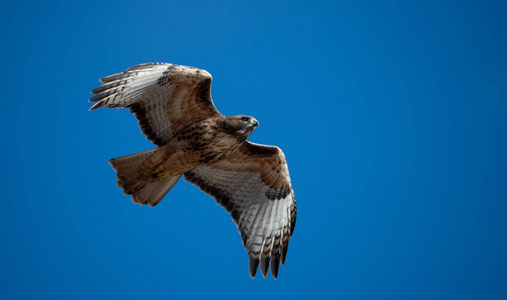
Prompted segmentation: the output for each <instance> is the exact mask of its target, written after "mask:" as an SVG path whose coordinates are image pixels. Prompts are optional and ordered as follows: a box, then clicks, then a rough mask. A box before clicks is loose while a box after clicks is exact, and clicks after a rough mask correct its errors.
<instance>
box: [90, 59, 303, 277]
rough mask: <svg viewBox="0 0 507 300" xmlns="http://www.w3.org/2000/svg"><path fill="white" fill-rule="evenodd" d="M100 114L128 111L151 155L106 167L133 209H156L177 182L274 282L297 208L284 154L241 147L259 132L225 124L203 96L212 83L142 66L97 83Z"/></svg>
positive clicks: (176, 69)
mask: <svg viewBox="0 0 507 300" xmlns="http://www.w3.org/2000/svg"><path fill="white" fill-rule="evenodd" d="M100 81H101V82H102V83H103V85H101V86H99V87H97V88H95V89H93V90H92V93H93V94H95V95H94V96H93V97H92V98H90V101H91V102H96V103H95V105H94V106H92V108H91V109H90V110H94V109H97V108H100V107H108V108H128V109H129V110H130V111H131V112H132V113H134V115H135V116H136V118H137V120H138V122H139V126H140V127H141V130H142V132H143V133H144V134H145V135H146V136H147V138H148V139H149V140H151V141H152V142H153V143H154V144H155V145H157V148H155V149H151V150H148V151H144V152H141V153H136V154H132V155H128V156H124V157H119V158H115V159H112V160H110V163H111V165H112V166H113V168H114V170H115V171H116V173H117V179H118V186H119V187H120V188H122V189H123V190H124V193H125V194H128V195H132V201H133V202H136V203H139V204H141V205H145V204H148V205H150V206H155V205H156V204H158V203H159V202H160V201H161V200H162V198H163V197H164V196H165V195H166V194H167V192H169V190H170V189H171V188H172V187H173V186H174V185H175V184H176V183H177V182H178V180H179V179H180V177H181V176H184V177H185V180H187V181H189V182H191V183H192V184H194V185H196V186H197V187H199V188H200V189H201V190H202V191H204V192H205V193H207V194H209V195H211V196H212V197H213V198H215V200H216V201H217V202H218V203H219V204H220V205H222V206H223V207H224V208H225V209H226V210H227V211H228V212H230V213H231V216H232V219H233V220H234V222H235V223H236V225H237V226H238V230H239V232H240V234H241V239H242V242H243V245H244V246H245V248H246V249H247V250H248V257H249V269H250V275H251V276H252V278H253V277H255V274H256V272H257V269H258V266H259V265H260V268H261V273H262V275H263V276H264V277H266V275H267V272H268V268H269V265H270V262H271V274H272V275H273V277H274V278H277V277H278V267H279V264H280V263H281V264H282V265H283V264H284V262H285V258H286V254H287V249H288V245H289V238H290V236H291V235H292V233H293V231H294V226H295V224H296V215H297V209H296V200H295V197H294V191H293V189H292V184H291V182H290V176H289V171H288V167H287V163H286V161H285V156H284V154H283V152H282V151H281V150H280V149H279V148H278V147H275V146H265V145H260V144H254V143H251V142H248V141H247V138H248V136H250V134H251V133H252V132H253V131H254V129H255V128H256V127H257V126H258V122H257V120H255V119H254V118H252V117H250V116H245V115H238V116H231V117H226V116H223V115H222V114H220V113H219V112H218V110H217V109H216V108H215V106H214V104H213V102H212V100H211V94H210V88H211V75H210V74H209V73H208V72H206V71H204V70H200V69H196V68H192V67H185V66H179V65H173V64H165V63H148V64H141V65H137V66H134V67H131V68H129V69H127V71H126V72H123V73H118V74H115V75H111V76H108V77H104V78H102V79H100Z"/></svg>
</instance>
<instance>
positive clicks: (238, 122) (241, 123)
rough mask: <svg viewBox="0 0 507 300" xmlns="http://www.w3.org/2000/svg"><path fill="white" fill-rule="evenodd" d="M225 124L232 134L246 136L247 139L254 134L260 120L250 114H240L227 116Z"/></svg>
mask: <svg viewBox="0 0 507 300" xmlns="http://www.w3.org/2000/svg"><path fill="white" fill-rule="evenodd" d="M224 125H225V126H226V128H227V131H229V132H230V133H231V134H233V135H236V136H239V137H244V138H245V139H246V138H248V137H249V136H250V134H252V132H253V131H254V129H255V128H256V127H257V126H259V122H258V121H257V120H256V119H255V118H253V117H250V116H245V115H238V116H232V117H226V118H225V120H224Z"/></svg>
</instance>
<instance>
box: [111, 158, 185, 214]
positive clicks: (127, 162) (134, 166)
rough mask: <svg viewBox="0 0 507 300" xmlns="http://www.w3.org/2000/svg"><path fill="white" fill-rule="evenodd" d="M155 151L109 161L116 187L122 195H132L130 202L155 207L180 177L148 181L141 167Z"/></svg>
mask: <svg viewBox="0 0 507 300" xmlns="http://www.w3.org/2000/svg"><path fill="white" fill-rule="evenodd" d="M156 150H157V149H152V150H148V151H144V152H140V153H136V154H132V155H127V156H123V157H118V158H113V159H111V160H110V161H109V163H110V164H111V166H112V167H113V169H114V170H115V171H116V178H117V179H118V187H120V188H122V189H123V193H124V194H126V195H132V201H133V202H135V203H139V204H141V205H146V204H148V205H149V206H155V205H157V204H158V203H159V202H160V200H162V198H164V196H165V195H166V194H167V192H169V190H171V188H172V187H173V186H174V185H175V184H176V183H177V182H178V180H179V179H180V177H181V175H177V176H173V177H167V178H165V179H164V180H157V181H153V180H149V177H147V176H146V175H145V173H144V172H142V169H141V167H142V165H143V163H144V162H145V161H146V159H148V158H149V157H150V156H151V155H152V154H154V153H155V152H156Z"/></svg>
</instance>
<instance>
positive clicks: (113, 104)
mask: <svg viewBox="0 0 507 300" xmlns="http://www.w3.org/2000/svg"><path fill="white" fill-rule="evenodd" d="M211 81H212V77H211V75H210V74H209V73H208V72H206V71H205V70H201V69H197V68H193V67H187V66H180V65H174V64H166V63H146V64H140V65H136V66H133V67H131V68H128V69H127V71H125V72H123V73H118V74H114V75H110V76H107V77H104V78H101V79H100V82H102V83H103V85H101V86H99V87H97V88H95V89H93V90H92V91H91V92H92V94H95V95H94V96H93V97H91V98H90V100H89V101H90V102H97V103H95V105H93V106H92V107H91V108H90V110H94V109H98V108H101V107H108V108H128V109H129V110H130V112H132V113H133V114H134V115H135V116H136V118H137V120H138V122H139V127H141V131H142V132H143V133H144V134H145V135H146V137H147V138H148V139H149V140H150V141H152V142H153V143H154V144H156V145H158V146H161V145H164V144H165V143H166V142H167V141H168V140H170V139H171V138H172V136H173V135H174V134H175V133H176V132H177V131H178V130H180V129H181V128H183V127H185V126H188V125H190V124H192V123H194V122H197V121H202V120H204V119H207V118H210V117H214V116H218V115H220V113H219V112H218V110H217V109H216V107H215V106H214V104H213V101H212V100H211V92H210V89H211Z"/></svg>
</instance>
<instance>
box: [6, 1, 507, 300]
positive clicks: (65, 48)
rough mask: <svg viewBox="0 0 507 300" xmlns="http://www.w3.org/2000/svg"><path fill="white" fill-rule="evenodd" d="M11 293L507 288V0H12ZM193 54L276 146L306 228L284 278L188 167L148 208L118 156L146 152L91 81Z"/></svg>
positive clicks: (219, 99) (219, 92)
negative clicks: (247, 242)
mask: <svg viewBox="0 0 507 300" xmlns="http://www.w3.org/2000/svg"><path fill="white" fill-rule="evenodd" d="M0 7H1V12H2V13H1V14H2V18H0V28H1V29H0V38H1V45H2V46H1V47H0V51H1V53H0V54H1V59H2V64H1V66H2V71H1V72H0V84H1V87H2V109H1V110H0V122H1V130H0V134H1V135H0V138H1V140H2V141H3V146H2V147H1V148H0V154H1V156H0V157H1V160H0V163H1V165H0V167H1V170H2V171H1V172H0V179H1V181H0V182H1V184H2V193H1V196H0V198H1V200H2V201H0V227H1V228H2V229H1V231H0V234H1V236H0V243H1V248H0V255H1V257H2V259H1V260H0V264H1V265H0V266H1V271H0V282H1V283H0V290H1V291H2V292H1V293H2V295H3V297H4V298H6V299H34V298H35V299H111V298H123V299H172V298H188V299H192V298H196V299H199V298H201V299H202V298H213V297H216V298H221V299H228V298H230V299H238V298H239V297H241V298H245V299H259V298H260V297H262V298H280V297H284V298H290V299H310V298H311V299H316V298H329V299H332V298H336V299H450V298H455V299H505V298H507V286H506V285H505V282H506V278H507V258H506V256H505V253H507V224H506V223H507V222H506V220H507V204H506V199H507V184H506V183H507V159H506V156H507V155H506V154H507V139H506V136H507V124H506V123H507V122H506V115H507V101H506V100H507V34H506V31H505V28H507V24H506V23H507V21H506V20H507V16H506V12H507V6H506V5H505V2H501V1H499V2H495V1H382V2H379V1H350V2H349V1H347V2H341V1H311V2H310V1H248V2H244V1H230V2H221V1H178V2H175V1H122V2H120V1H117V2H111V1H100V2H98V1H97V2H90V1H70V2H67V1H43V2H30V1H13V2H10V3H4V4H1V6H0ZM157 61H160V62H171V63H177V64H184V65H190V66H195V67H199V68H203V69H206V70H208V71H209V72H210V73H211V74H212V75H213V77H214V81H213V86H212V96H213V99H214V101H215V104H216V106H217V107H218V109H219V110H220V111H221V112H222V113H223V114H225V115H235V114H248V115H252V116H254V117H256V118H257V119H258V120H259V121H260V123H261V126H260V127H259V128H258V129H257V130H256V131H255V132H254V134H253V135H252V136H251V138H250V140H252V141H254V142H258V143H264V144H274V145H278V146H279V147H281V148H282V149H283V151H284V152H285V155H286V158H287V161H288V163H289V168H290V172H291V177H292V182H293V186H294V189H295V192H296V197H297V201H298V223H297V226H296V230H295V232H294V236H293V238H292V239H291V243H290V247H289V252H288V257H287V261H286V264H285V266H283V267H281V268H280V273H279V278H278V280H276V281H275V280H273V279H272V278H271V277H268V278H267V279H264V278H262V277H261V276H257V278H255V279H254V280H252V279H250V276H249V275H248V258H247V252H246V251H245V250H244V248H243V247H242V244H241V240H240V237H239V234H238V232H237V229H236V227H235V225H234V223H233V222H232V220H231V219H230V217H229V216H228V214H227V213H226V212H225V210H223V209H222V208H221V207H220V206H219V205H217V204H216V203H215V202H214V200H213V199H211V198H210V197H209V196H207V195H205V194H204V193H202V192H200V191H199V190H198V189H197V188H196V187H194V186H192V185H190V184H189V183H187V182H184V181H181V182H179V183H178V184H177V185H176V187H175V188H174V189H173V190H172V191H171V192H170V193H169V194H168V195H167V196H166V198H165V199H164V200H163V201H162V202H161V203H160V204H159V205H158V206H157V207H155V208H149V207H141V206H139V205H136V204H133V203H131V202H130V199H129V198H128V197H127V196H124V195H122V193H121V190H120V189H118V188H117V187H116V180H115V175H114V172H113V170H112V169H111V167H110V166H109V164H108V163H107V161H108V160H109V159H110V158H113V157H118V156H123V155H127V154H132V153H135V152H139V151H143V150H147V149H150V148H152V147H153V146H152V144H151V143H150V142H149V141H147V140H146V139H145V137H144V136H143V135H142V134H141V133H140V130H139V128H138V127H137V122H136V121H135V119H134V117H133V116H132V115H130V114H129V113H128V111H126V110H106V109H102V110H98V111H93V112H89V111H88V108H89V107H90V104H89V103H88V102H87V100H88V98H89V97H90V94H89V91H90V90H91V89H93V88H94V87H96V86H97V85H98V84H99V82H98V78H100V77H103V76H106V75H110V74H113V73H117V72H121V71H123V70H125V69H126V68H128V67H130V66H132V65H135V64H139V63H144V62H157Z"/></svg>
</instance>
